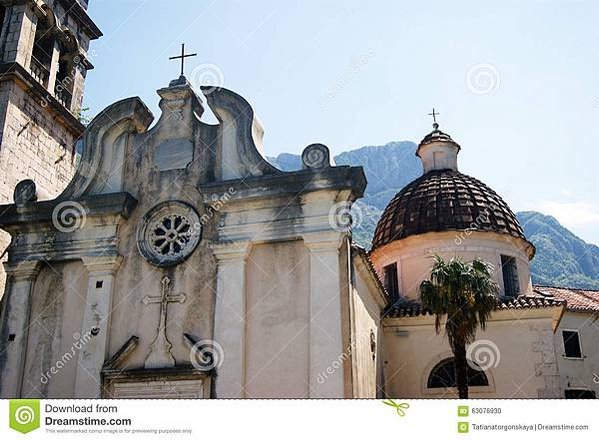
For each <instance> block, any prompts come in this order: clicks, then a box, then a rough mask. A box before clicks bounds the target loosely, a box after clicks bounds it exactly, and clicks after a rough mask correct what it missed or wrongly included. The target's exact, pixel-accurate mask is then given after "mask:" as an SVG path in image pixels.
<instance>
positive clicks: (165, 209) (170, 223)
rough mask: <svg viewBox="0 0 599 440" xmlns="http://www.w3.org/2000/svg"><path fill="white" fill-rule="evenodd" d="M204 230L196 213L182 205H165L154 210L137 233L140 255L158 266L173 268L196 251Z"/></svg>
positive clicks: (149, 213) (162, 204) (172, 203)
mask: <svg viewBox="0 0 599 440" xmlns="http://www.w3.org/2000/svg"><path fill="white" fill-rule="evenodd" d="M201 232H202V227H201V224H200V219H199V217H198V214H197V213H196V211H195V210H194V209H193V208H192V207H191V206H190V205H188V204H186V203H183V202H164V203H161V204H159V205H157V206H155V207H154V208H153V209H151V210H150V211H149V212H148V213H147V214H146V215H145V217H144V221H143V223H142V225H141V226H140V228H139V231H138V247H139V250H140V252H141V254H142V255H143V256H144V257H145V258H146V259H147V260H148V261H150V262H151V263H153V264H155V265H157V266H172V265H175V264H178V263H180V262H181V261H183V260H184V259H185V258H187V257H188V256H189V255H190V254H191V253H192V252H193V250H194V249H195V247H196V246H197V244H198V242H199V241H200V236H201Z"/></svg>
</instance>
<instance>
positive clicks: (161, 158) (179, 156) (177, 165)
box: [154, 138, 193, 171]
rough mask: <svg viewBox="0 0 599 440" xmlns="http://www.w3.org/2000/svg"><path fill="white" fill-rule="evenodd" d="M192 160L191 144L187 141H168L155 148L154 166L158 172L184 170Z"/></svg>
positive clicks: (184, 139)
mask: <svg viewBox="0 0 599 440" xmlns="http://www.w3.org/2000/svg"><path fill="white" fill-rule="evenodd" d="M192 160H193V144H192V143H191V141H190V140H189V139H186V138H180V139H169V140H167V141H164V142H163V143H161V144H160V145H158V148H156V155H155V156H154V164H155V165H156V167H157V168H158V169H159V170H160V171H168V170H179V169H185V168H186V167H187V165H189V164H190V163H191V161H192Z"/></svg>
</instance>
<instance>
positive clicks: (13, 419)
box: [8, 399, 40, 434]
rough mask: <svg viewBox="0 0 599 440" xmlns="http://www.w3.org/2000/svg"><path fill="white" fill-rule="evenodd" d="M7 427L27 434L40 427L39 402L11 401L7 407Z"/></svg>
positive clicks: (26, 400) (34, 400)
mask: <svg viewBox="0 0 599 440" xmlns="http://www.w3.org/2000/svg"><path fill="white" fill-rule="evenodd" d="M8 411H9V417H8V420H9V426H10V427H11V428H12V429H14V430H15V431H19V432H22V433H23V434H27V433H28V432H31V431H33V430H35V429H37V428H39V427H40V401H39V400H36V399H19V400H11V401H10V402H9V405H8Z"/></svg>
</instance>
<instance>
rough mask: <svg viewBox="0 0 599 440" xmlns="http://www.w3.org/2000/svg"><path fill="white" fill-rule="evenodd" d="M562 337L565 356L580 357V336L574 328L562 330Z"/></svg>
mask: <svg viewBox="0 0 599 440" xmlns="http://www.w3.org/2000/svg"><path fill="white" fill-rule="evenodd" d="M562 338H563V340H564V356H565V357H567V358H577V359H581V358H582V349H581V348H580V337H579V336H578V331H576V330H563V331H562Z"/></svg>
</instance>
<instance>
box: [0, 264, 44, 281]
mask: <svg viewBox="0 0 599 440" xmlns="http://www.w3.org/2000/svg"><path fill="white" fill-rule="evenodd" d="M3 266H4V272H6V275H7V276H9V277H11V278H12V279H13V280H29V279H33V278H35V276H36V275H37V274H38V273H39V271H40V269H41V266H42V265H41V261H39V260H26V261H18V262H4V263H3Z"/></svg>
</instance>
